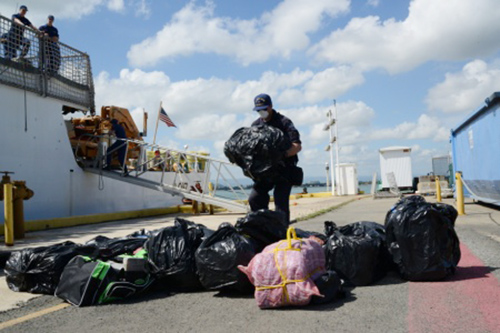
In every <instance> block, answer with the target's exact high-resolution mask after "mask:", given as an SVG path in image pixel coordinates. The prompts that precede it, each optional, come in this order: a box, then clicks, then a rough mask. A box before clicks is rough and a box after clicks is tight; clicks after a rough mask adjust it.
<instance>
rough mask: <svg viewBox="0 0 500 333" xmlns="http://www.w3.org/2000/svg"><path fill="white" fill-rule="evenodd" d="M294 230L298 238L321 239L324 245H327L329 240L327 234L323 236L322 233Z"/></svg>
mask: <svg viewBox="0 0 500 333" xmlns="http://www.w3.org/2000/svg"><path fill="white" fill-rule="evenodd" d="M294 229H295V233H296V234H297V237H298V238H309V237H311V236H314V237H316V238H319V239H320V240H321V241H322V242H323V243H325V242H326V241H327V240H328V237H327V236H326V235H325V234H322V233H321V232H316V231H307V230H302V229H299V228H294Z"/></svg>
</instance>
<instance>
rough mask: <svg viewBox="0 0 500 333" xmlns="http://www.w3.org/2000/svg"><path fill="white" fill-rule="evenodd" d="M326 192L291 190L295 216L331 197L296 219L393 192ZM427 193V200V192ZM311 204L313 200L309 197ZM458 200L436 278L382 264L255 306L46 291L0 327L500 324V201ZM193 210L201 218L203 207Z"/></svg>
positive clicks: (265, 328)
mask: <svg viewBox="0 0 500 333" xmlns="http://www.w3.org/2000/svg"><path fill="white" fill-rule="evenodd" d="M334 199H338V198H327V200H325V201H324V202H322V203H321V204H317V202H316V203H315V202H314V200H311V201H310V202H307V204H306V202H305V201H302V202H301V201H300V200H297V201H296V202H295V205H294V202H293V200H292V202H291V204H292V218H299V220H301V217H302V218H305V217H308V216H313V215H314V214H313V212H314V211H318V210H319V211H328V210H329V209H331V208H332V207H337V208H336V209H334V210H331V211H329V212H326V213H325V214H323V215H319V216H315V217H312V218H309V219H306V220H304V221H299V222H297V223H296V224H295V225H296V226H297V227H299V228H301V229H305V230H311V231H323V227H324V222H325V221H333V222H335V223H336V224H337V225H339V226H341V225H345V224H348V223H352V222H358V221H373V222H378V223H382V224H383V223H384V220H385V215H386V213H387V212H388V211H389V209H390V208H391V207H392V206H393V205H394V203H395V202H396V201H397V199H394V198H392V199H377V200H373V199H371V198H363V199H361V198H360V197H356V198H345V200H344V201H342V202H341V201H335V200H334ZM426 199H427V200H428V201H433V198H430V197H426ZM301 200H302V199H301ZM328 200H331V201H328ZM346 203H347V204H346ZM445 203H449V204H454V201H453V199H445ZM314 204H316V206H315V208H314V209H310V208H308V207H307V206H309V207H311V206H313V205H314ZM294 207H295V208H294ZM465 209H466V214H467V215H464V216H459V217H458V219H457V221H456V231H457V234H458V236H459V238H460V242H461V251H462V259H461V261H460V263H459V266H458V267H457V270H456V273H455V275H453V276H450V277H448V278H446V279H445V280H443V281H436V282H408V281H405V280H403V279H401V278H400V277H399V276H398V274H397V273H395V272H390V273H389V274H388V275H387V276H386V277H385V278H383V279H382V280H380V281H378V282H377V283H375V284H373V285H370V286H364V287H356V288H347V295H346V298H344V299H341V300H338V301H336V302H333V303H330V304H325V305H314V306H312V305H311V306H306V307H301V308H282V309H275V310H261V309H259V308H258V307H257V304H256V302H255V300H254V299H253V296H252V295H240V294H227V293H219V292H207V291H205V292H191V293H169V292H166V291H164V292H156V293H150V294H143V295H140V296H138V297H135V298H133V299H130V300H127V301H125V302H120V303H115V304H108V305H101V306H91V307H85V308H77V307H74V306H66V305H65V303H63V302H62V301H61V300H60V299H58V298H56V297H53V296H41V297H37V298H34V299H32V300H30V301H28V302H27V303H23V304H22V306H20V307H17V308H11V309H10V310H8V311H5V312H1V313H0V323H3V324H0V328H2V326H1V325H4V326H5V324H9V326H8V327H5V328H4V330H5V332H27V331H35V330H36V331H37V332H68V331H71V332H89V331H99V332H132V331H149V332H165V331H168V332H235V331H238V332H276V331H282V332H304V331H311V332H326V331H333V332H467V333H470V332H500V306H498V305H497V299H499V298H500V283H499V280H500V270H499V267H500V256H499V255H498V254H499V253H500V211H499V210H497V209H496V208H491V207H487V206H483V205H479V204H476V203H472V202H468V203H467V204H466V208H465ZM299 211H301V213H298V212H299ZM294 212H295V213H294ZM306 212H307V213H306ZM294 214H295V215H294ZM300 214H302V215H300ZM195 218H199V219H204V220H205V221H208V218H207V217H205V216H202V215H200V216H197V217H195ZM236 218H237V216H235V215H233V214H227V215H224V216H218V217H217V219H219V220H218V222H217V221H215V220H214V221H213V224H214V225H216V224H217V223H220V222H221V221H223V222H234V221H235V219H236ZM188 219H190V218H188ZM224 220H225V221H224ZM170 222H171V221H170ZM195 222H197V223H203V222H202V221H200V220H198V221H195ZM128 223H130V224H128ZM165 223H166V222H165V221H156V220H154V219H151V220H148V221H147V222H143V221H135V222H131V221H129V222H122V223H121V224H120V226H121V225H123V224H126V227H123V230H122V231H121V232H122V233H123V234H127V233H130V232H129V231H136V230H137V229H141V228H143V227H145V226H146V225H148V226H156V227H159V226H160V225H164V224H165ZM210 223H212V222H210ZM93 227H94V228H96V227H97V226H93ZM101 227H102V228H104V229H105V228H108V227H109V228H110V229H114V232H116V228H117V226H116V225H115V226H113V225H112V224H106V225H102V226H101ZM101 227H99V229H96V230H94V232H93V233H91V234H88V233H89V231H88V230H85V231H79V230H80V229H73V228H72V229H73V230H72V232H73V236H75V237H73V238H72V239H80V240H82V241H83V240H85V239H87V238H88V239H90V238H92V236H95V235H96V233H98V234H102V232H101V231H103V229H101ZM61 230H64V229H61ZM53 232H54V231H53ZM76 236H79V238H78V237H76ZM30 237H31V236H30ZM54 238H55V239H54V241H61V240H62V239H63V238H64V235H63V232H60V234H57V233H56V234H54ZM41 243H43V242H39V244H41ZM31 244H33V242H31ZM25 246H26V245H25ZM0 283H2V281H0ZM3 283H4V282H3ZM0 292H1V293H2V298H4V295H5V293H4V291H3V290H1V289H0ZM18 294H22V293H18ZM41 311H44V312H41ZM16 320H17V321H16Z"/></svg>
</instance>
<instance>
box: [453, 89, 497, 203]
mask: <svg viewBox="0 0 500 333" xmlns="http://www.w3.org/2000/svg"><path fill="white" fill-rule="evenodd" d="M485 103H486V104H485V105H484V106H482V107H481V108H479V109H478V110H477V111H475V112H473V113H472V114H471V115H469V116H468V117H467V118H466V119H465V121H464V122H462V123H461V124H460V125H458V126H457V127H456V128H455V129H452V131H451V146H452V155H453V169H454V172H457V171H460V172H462V179H463V181H464V187H465V188H464V194H465V196H467V197H470V198H473V199H476V200H478V201H483V202H487V203H492V204H495V205H498V206H500V111H499V108H500V92H495V93H493V94H492V95H491V96H490V97H488V98H486V100H485Z"/></svg>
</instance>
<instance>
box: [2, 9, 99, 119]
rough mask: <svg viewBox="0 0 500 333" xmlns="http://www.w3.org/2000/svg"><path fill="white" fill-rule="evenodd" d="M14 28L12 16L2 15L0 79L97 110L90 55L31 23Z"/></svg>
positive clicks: (21, 87)
mask: <svg viewBox="0 0 500 333" xmlns="http://www.w3.org/2000/svg"><path fill="white" fill-rule="evenodd" d="M14 28H16V24H15V23H14V22H12V20H10V19H8V18H6V17H4V16H1V15H0V42H1V44H0V83H1V84H6V85H9V86H13V87H16V88H20V89H24V90H26V91H31V92H34V93H38V94H40V95H41V96H49V97H54V98H58V99H61V100H64V101H68V102H72V103H75V104H77V105H80V106H82V107H83V108H85V109H89V110H90V111H91V113H92V114H94V112H95V106H94V83H93V79H92V70H91V67H90V58H89V56H88V55H87V54H86V53H84V52H81V51H79V50H77V49H74V48H72V47H71V46H69V45H66V44H64V43H60V42H53V41H50V40H49V39H48V37H47V36H44V35H42V34H39V33H37V32H36V31H34V30H33V29H31V28H29V27H24V31H22V32H18V33H17V34H16V32H15V31H14V30H15V29H14ZM18 31H21V30H18Z"/></svg>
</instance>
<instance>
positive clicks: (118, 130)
mask: <svg viewBox="0 0 500 333" xmlns="http://www.w3.org/2000/svg"><path fill="white" fill-rule="evenodd" d="M113 131H114V132H115V135H116V137H117V138H120V139H126V138H127V134H126V133H125V128H123V126H122V125H120V124H118V123H116V124H113Z"/></svg>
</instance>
